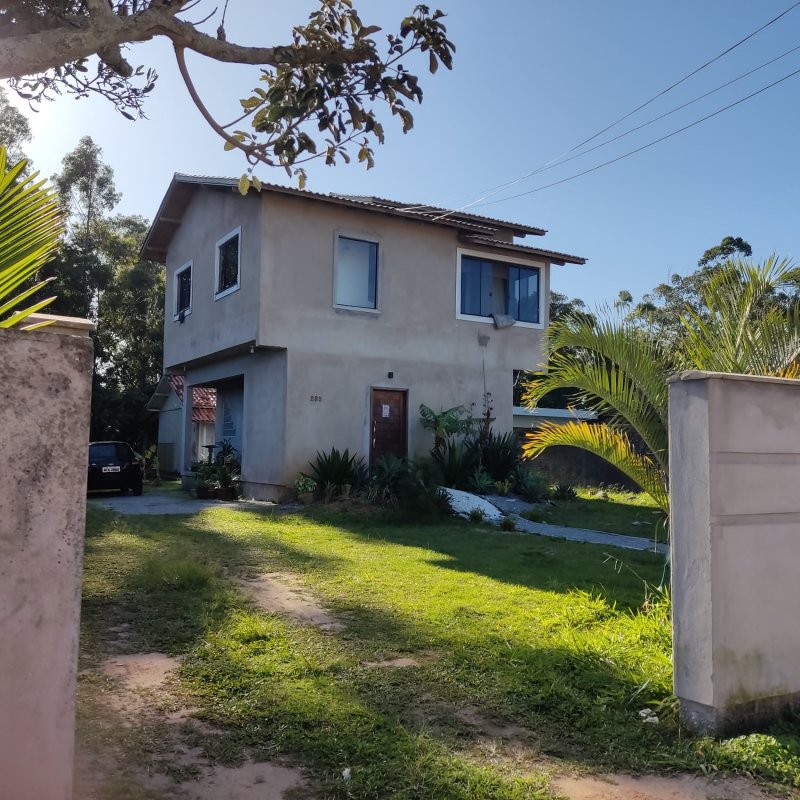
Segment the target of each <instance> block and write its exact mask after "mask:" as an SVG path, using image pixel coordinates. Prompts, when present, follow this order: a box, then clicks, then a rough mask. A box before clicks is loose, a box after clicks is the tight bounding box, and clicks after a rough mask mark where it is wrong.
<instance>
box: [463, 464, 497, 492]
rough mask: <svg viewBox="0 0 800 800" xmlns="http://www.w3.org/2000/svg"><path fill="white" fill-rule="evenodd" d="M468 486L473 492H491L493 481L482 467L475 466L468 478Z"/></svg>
mask: <svg viewBox="0 0 800 800" xmlns="http://www.w3.org/2000/svg"><path fill="white" fill-rule="evenodd" d="M469 488H470V489H471V490H472V491H473V492H475V494H491V493H492V492H493V491H494V481H493V480H492V476H491V475H490V474H489V473H488V472H486V470H485V469H483V467H475V469H474V470H473V471H472V476H471V477H470V479H469Z"/></svg>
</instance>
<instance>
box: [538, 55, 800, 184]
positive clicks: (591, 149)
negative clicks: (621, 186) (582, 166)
mask: <svg viewBox="0 0 800 800" xmlns="http://www.w3.org/2000/svg"><path fill="white" fill-rule="evenodd" d="M798 50H800V44H799V45H797V46H796V47H792V48H791V49H790V50H787V51H786V52H785V53H781V54H780V55H779V56H775V58H771V59H770V60H769V61H765V62H764V63H763V64H760V65H759V66H757V67H753V69H750V70H748V71H747V72H743V73H742V74H741V75H739V76H738V77H736V78H733V79H732V80H729V81H726V82H725V83H723V84H722V85H720V86H717V87H716V88H715V89H711V90H710V91H708V92H705V93H704V94H701V95H699V96H698V97H695V98H694V99H693V100H689V101H688V102H686V103H682V104H681V105H679V106H675V108H673V109H670V110H669V111H665V112H664V113H663V114H659V115H658V116H657V117H653V118H652V119H649V120H647V122H643V123H642V124H641V125H637V126H636V127H635V128H628V130H626V131H623V132H622V133H620V134H618V135H617V136H614V137H612V138H611V139H605V140H604V141H602V142H600V143H599V144H596V145H594V146H593V147H588V148H587V149H586V150H581V151H580V153H575V154H574V155H571V156H569V157H568V158H563V159H561V160H560V161H554V162H552V163H550V164H548V165H547V166H546V167H541V168H540V169H538V170H537V171H536V174H541V173H542V172H547V171H548V170H551V169H554V168H555V167H560V166H561V165H562V164H567V163H568V162H570V161H574V160H575V159H576V158H580V157H581V156H585V155H587V154H588V153H592V152H594V151H595V150H598V149H600V148H601V147H605V146H606V145H607V144H612V143H613V142H616V141H619V140H620V139H624V138H625V137H626V136H629V135H630V134H632V133H636V131H640V130H642V128H646V127H647V126H648V125H652V124H653V123H654V122H659V121H660V120H662V119H665V118H666V117H669V116H671V115H672V114H675V113H676V112H678V111H682V110H683V109H684V108H688V107H689V106H691V105H694V104H695V103H698V102H699V101H700V100H705V98H706V97H710V96H711V95H712V94H716V93H717V92H720V91H722V90H723V89H727V88H728V86H732V85H733V84H734V83H737V82H738V81H741V80H743V79H744V78H747V77H749V76H750V75H753V74H754V73H756V72H758V71H759V70H762V69H765V68H766V67H769V66H770V65H771V64H774V63H775V62H776V61H780V60H781V59H782V58H786V56H788V55H791V54H792V53H796V52H797V51H798Z"/></svg>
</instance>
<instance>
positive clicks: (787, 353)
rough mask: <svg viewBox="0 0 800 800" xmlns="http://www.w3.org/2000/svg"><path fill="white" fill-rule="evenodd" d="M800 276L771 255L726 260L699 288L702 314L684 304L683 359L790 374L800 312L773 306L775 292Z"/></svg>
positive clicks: (799, 347)
mask: <svg viewBox="0 0 800 800" xmlns="http://www.w3.org/2000/svg"><path fill="white" fill-rule="evenodd" d="M798 281H800V269H798V268H797V267H795V266H794V265H793V264H792V263H791V262H790V261H788V260H787V259H782V260H778V259H777V258H776V257H775V256H772V257H770V258H768V259H767V260H766V261H764V262H762V263H760V264H752V263H750V262H747V261H741V260H739V261H729V262H728V263H727V264H725V265H724V266H723V267H722V268H721V269H720V271H719V272H718V273H717V274H716V275H715V276H714V277H713V279H712V280H711V281H710V282H709V284H708V286H707V287H705V289H704V291H703V301H704V304H705V307H706V310H705V312H704V313H703V314H700V313H698V312H697V311H693V310H691V309H687V311H686V313H685V314H684V316H683V317H682V322H683V325H684V327H685V329H686V332H687V335H686V338H685V342H684V345H683V347H682V353H681V356H682V361H683V363H684V364H685V365H687V366H689V367H691V368H693V369H703V370H708V371H711V372H736V373H741V374H749V375H791V374H794V373H795V372H796V370H797V362H798V355H800V312H798V309H797V307H796V305H795V307H793V308H791V309H789V310H788V311H787V310H786V309H784V308H780V307H777V306H776V305H775V303H774V300H773V298H774V293H775V292H776V291H777V290H779V289H781V288H784V287H787V286H795V285H796V284H797V282H798Z"/></svg>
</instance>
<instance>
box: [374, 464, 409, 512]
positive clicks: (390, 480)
mask: <svg viewBox="0 0 800 800" xmlns="http://www.w3.org/2000/svg"><path fill="white" fill-rule="evenodd" d="M407 470H408V465H407V464H406V462H405V461H404V460H403V459H402V458H397V457H396V456H384V457H383V458H381V459H379V460H378V461H377V462H376V463H375V467H374V468H373V470H372V476H371V477H370V480H369V486H368V487H367V496H368V497H369V499H370V501H372V502H373V503H375V502H377V503H386V504H388V505H395V504H396V503H397V485H398V483H399V482H400V480H401V479H402V478H403V476H404V475H405V474H406V471H407Z"/></svg>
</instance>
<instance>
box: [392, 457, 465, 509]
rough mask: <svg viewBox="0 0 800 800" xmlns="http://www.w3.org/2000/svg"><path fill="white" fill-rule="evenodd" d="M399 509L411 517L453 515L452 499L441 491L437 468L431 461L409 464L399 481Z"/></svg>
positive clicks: (396, 488)
mask: <svg viewBox="0 0 800 800" xmlns="http://www.w3.org/2000/svg"><path fill="white" fill-rule="evenodd" d="M395 492H396V496H397V505H398V508H399V509H400V510H401V511H402V512H403V513H405V514H407V515H409V516H411V517H423V518H424V517H436V516H442V515H444V514H451V513H452V511H453V509H452V508H451V506H450V498H449V497H448V496H447V494H446V493H445V492H443V491H442V489H441V484H440V480H439V473H438V469H437V466H436V465H435V464H434V463H433V461H432V460H430V459H420V460H419V461H414V462H409V463H408V464H407V466H406V470H405V471H404V473H403V475H402V476H401V477H400V479H399V480H398V481H397V484H396V487H395Z"/></svg>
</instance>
